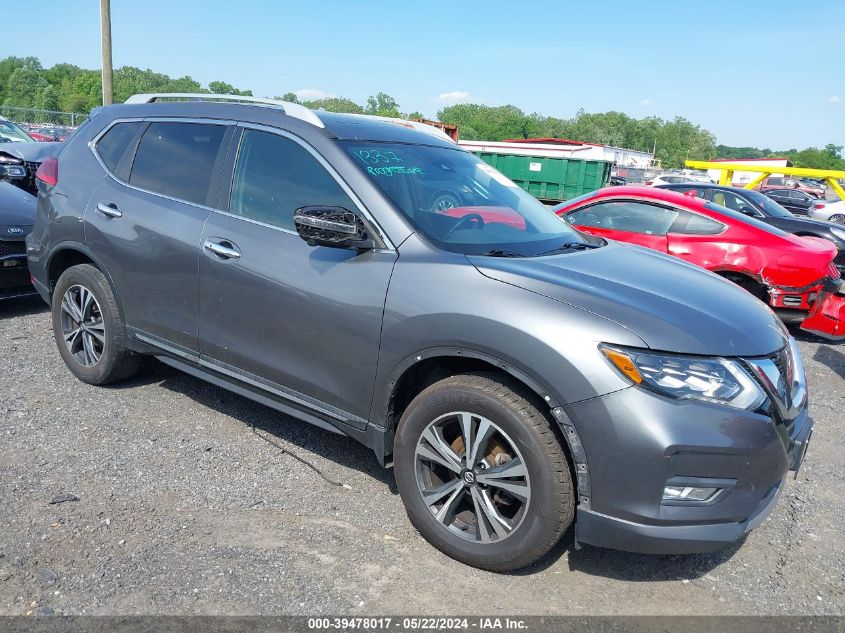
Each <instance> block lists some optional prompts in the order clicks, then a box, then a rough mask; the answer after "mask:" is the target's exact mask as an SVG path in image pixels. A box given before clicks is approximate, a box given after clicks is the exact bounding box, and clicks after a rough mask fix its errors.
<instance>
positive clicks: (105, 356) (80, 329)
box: [52, 264, 140, 385]
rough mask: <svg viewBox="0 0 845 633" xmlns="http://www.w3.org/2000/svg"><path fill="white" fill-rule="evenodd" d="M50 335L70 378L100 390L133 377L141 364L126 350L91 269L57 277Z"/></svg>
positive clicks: (106, 292)
mask: <svg viewBox="0 0 845 633" xmlns="http://www.w3.org/2000/svg"><path fill="white" fill-rule="evenodd" d="M52 316H53V335H54V337H55V339H56V345H57V346H58V348H59V354H61V356H62V360H64V361H65V364H66V365H67V367H68V369H70V371H71V373H72V374H73V375H74V376H76V377H77V378H79V379H80V380H81V381H83V382H87V383H89V384H92V385H105V384H109V383H113V382H117V381H119V380H124V379H126V378H129V377H130V376H131V375H133V374H134V373H135V372H136V371H137V370H138V367H139V365H140V358H139V357H138V356H137V355H136V354H134V353H133V352H132V351H130V350H129V348H128V346H127V337H126V327H125V325H124V323H123V318H122V317H121V314H120V310H119V309H118V307H117V301H116V300H115V297H114V293H113V292H112V289H111V286H110V285H109V282H108V280H107V279H106V277H105V275H103V273H102V272H100V271H99V270H97V269H96V268H95V267H94V266H91V265H90V264H80V265H78V266H72V267H70V268H68V269H67V270H66V271H65V272H63V273H62V275H61V277H59V280H58V281H57V282H56V287H55V289H54V290H53V300H52Z"/></svg>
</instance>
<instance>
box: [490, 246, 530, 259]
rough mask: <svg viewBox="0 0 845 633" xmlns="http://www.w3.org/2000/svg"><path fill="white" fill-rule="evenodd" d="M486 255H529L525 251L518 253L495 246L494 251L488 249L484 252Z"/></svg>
mask: <svg viewBox="0 0 845 633" xmlns="http://www.w3.org/2000/svg"><path fill="white" fill-rule="evenodd" d="M484 255H485V256H486V257H527V255H525V254H523V253H517V252H516V251H509V250H507V249H504V248H494V249H493V250H492V251H487V252H486V253H484Z"/></svg>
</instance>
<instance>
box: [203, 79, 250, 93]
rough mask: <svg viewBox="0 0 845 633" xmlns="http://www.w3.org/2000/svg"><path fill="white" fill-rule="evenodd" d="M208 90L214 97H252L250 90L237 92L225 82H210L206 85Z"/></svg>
mask: <svg viewBox="0 0 845 633" xmlns="http://www.w3.org/2000/svg"><path fill="white" fill-rule="evenodd" d="M208 89H209V91H210V92H212V93H214V94H216V95H240V96H241V97H251V96H252V90H238V89H237V88H235V87H234V86H233V85H232V84H227V83H226V82H225V81H211V82H209V83H208Z"/></svg>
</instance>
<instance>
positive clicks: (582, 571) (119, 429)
mask: <svg viewBox="0 0 845 633" xmlns="http://www.w3.org/2000/svg"><path fill="white" fill-rule="evenodd" d="M801 349H802V352H803V353H804V359H805V362H806V366H807V373H808V380H809V383H810V388H811V398H812V403H811V414H812V415H813V416H814V418H815V420H816V430H815V435H814V439H813V443H812V445H811V447H810V450H809V455H808V458H807V461H806V462H805V464H804V466H803V468H802V470H801V473H800V475H799V476H798V478H797V479H796V480H794V481H792V480H790V482H789V484H788V487H787V488H786V490H785V492H784V495H783V497H782V498H781V500H780V502H779V503H778V505H777V507H776V509H775V511H774V513H773V514H772V516H771V517H770V518H769V519H768V520H767V521H766V522H765V523H764V524H763V525H762V526H760V528H758V529H757V530H756V531H755V532H753V533H752V534H751V535H750V536H749V537H748V539H747V540H746V542H745V543H744V544H743V545H742V546H741V547H735V548H732V549H730V550H727V551H723V552H720V553H717V554H713V555H696V556H675V557H647V556H638V555H632V554H624V553H619V552H613V551H609V550H598V549H592V548H585V549H583V550H581V551H576V550H574V549H573V547H572V534H571V531H570V533H568V534H567V535H566V537H565V538H564V540H563V541H562V543H561V544H560V545H559V546H558V547H557V548H556V549H555V550H554V551H553V552H552V555H551V556H549V557H547V558H545V559H544V560H542V561H541V562H540V563H538V564H536V565H535V566H533V567H531V568H529V569H526V570H524V571H522V572H520V573H518V574H510V575H497V574H491V573H487V572H483V571H479V570H476V569H472V568H470V567H466V566H463V565H461V564H460V563H457V562H455V561H454V560H451V559H449V558H447V557H446V556H445V555H443V554H441V553H440V552H438V551H437V550H435V549H434V548H432V547H431V546H430V545H428V544H427V543H426V542H425V541H423V539H422V538H421V537H420V536H419V535H418V534H417V533H416V532H415V531H414V529H413V528H412V527H411V525H410V523H409V522H408V520H407V518H406V516H405V513H404V510H403V506H402V503H401V501H400V499H399V496H398V494H397V491H396V487H395V483H394V480H393V475H392V472H391V471H385V470H382V469H381V468H380V467H379V466H378V464H377V463H376V460H375V458H374V457H373V455H372V454H371V453H370V452H369V451H368V450H366V449H365V448H363V447H361V446H359V445H358V444H356V443H355V442H353V441H351V440H348V439H345V438H343V437H341V436H339V435H334V434H330V433H328V432H324V431H321V430H319V429H316V428H313V427H310V426H308V425H307V424H304V423H301V422H298V421H295V420H292V419H289V418H286V417H285V416H283V415H281V414H279V413H276V412H274V411H272V410H270V409H267V408H265V407H263V406H261V405H259V404H255V403H252V402H250V401H247V400H245V399H243V398H241V397H238V396H235V395H233V394H230V393H228V392H226V391H223V390H221V389H219V388H217V387H214V386H212V385H209V384H206V383H203V382H201V381H199V380H196V379H194V378H192V377H190V376H187V375H184V374H182V373H179V372H177V371H175V370H172V369H170V368H167V367H165V366H164V365H161V364H159V363H158V362H156V361H153V360H151V361H149V362H148V363H147V366H146V367H145V369H144V371H142V372H141V373H140V374H139V375H138V376H137V377H136V378H134V379H133V380H131V381H130V382H128V383H125V384H121V385H119V386H115V387H110V388H95V387H91V386H88V385H85V384H83V383H81V382H79V381H77V380H76V379H74V378H73V377H72V376H71V374H70V373H69V372H68V371H67V370H66V368H65V366H64V364H63V363H62V362H61V359H60V358H59V355H58V353H57V351H56V347H55V344H54V341H53V338H52V333H51V331H50V318H49V314H48V312H47V310H46V307H45V306H43V305H42V304H41V303H40V300H38V299H31V300H23V301H20V300H19V301H9V302H5V303H0V357H2V359H3V361H4V363H3V364H4V367H3V372H2V374H0V436H2V441H1V442H0V613H2V614H25V613H27V612H40V613H49V612H51V610H52V612H53V613H66V614H82V613H85V614H155V613H202V614H216V613H221V614H222V613H227V614H253V613H266V614H269V613H273V614H317V613H334V614H338V613H340V614H350V615H351V614H356V613H368V614H374V613H384V614H396V613H408V614H411V613H425V614H443V613H466V614H474V613H486V614H497V613H502V614H505V613H507V614H529V613H530V614H558V613H566V614H628V613H630V614H676V613H677V614H787V613H796V614H797V613H801V614H823V613H830V614H835V613H841V612H842V611H843V608H845V530H843V529H842V517H843V516H844V515H845V500H843V496H842V494H841V491H842V489H843V482H845V439H844V438H845V416H843V414H842V411H843V409H845V348H843V347H842V346H838V347H837V346H832V345H827V344H824V343H820V342H819V341H818V339H810V338H808V337H801ZM252 426H254V427H255V428H256V429H258V430H259V431H261V432H264V433H269V434H270V437H271V438H275V439H276V441H277V442H278V443H280V445H282V446H284V447H287V448H290V450H291V451H293V452H294V453H295V454H296V455H298V456H299V457H301V458H303V459H305V460H307V461H308V462H309V463H310V464H312V465H313V466H314V467H316V468H317V469H319V470H320V471H322V472H323V473H324V474H325V476H326V477H328V478H329V479H332V480H336V481H338V482H341V483H343V484H344V486H343V487H339V486H336V485H332V484H330V483H328V482H327V481H325V480H324V479H322V478H321V477H320V476H319V475H318V474H317V473H316V472H315V471H314V470H312V469H311V468H309V466H307V465H306V464H304V463H302V462H300V461H297V460H295V459H294V458H292V457H291V456H290V455H286V454H284V453H283V452H282V450H280V449H279V448H277V447H275V446H272V445H270V444H269V443H268V442H265V441H263V440H262V439H261V438H260V437H258V436H256V434H254V432H253V429H252V428H251V427H252ZM632 476H636V474H635V473H632ZM60 495H70V497H65V498H69V499H74V498H76V499H77V500H68V501H64V502H60V503H51V501H61V498H59V499H57V497H59V496H60Z"/></svg>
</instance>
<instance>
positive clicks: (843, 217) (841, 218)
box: [827, 213, 845, 224]
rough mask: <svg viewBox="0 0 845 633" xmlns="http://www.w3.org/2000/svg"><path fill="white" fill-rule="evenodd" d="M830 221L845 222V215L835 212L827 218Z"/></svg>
mask: <svg viewBox="0 0 845 633" xmlns="http://www.w3.org/2000/svg"><path fill="white" fill-rule="evenodd" d="M827 221H828V222H834V223H836V224H845V215H843V214H841V213H834V214H833V215H832V216H830V217H829V218H828V219H827Z"/></svg>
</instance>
